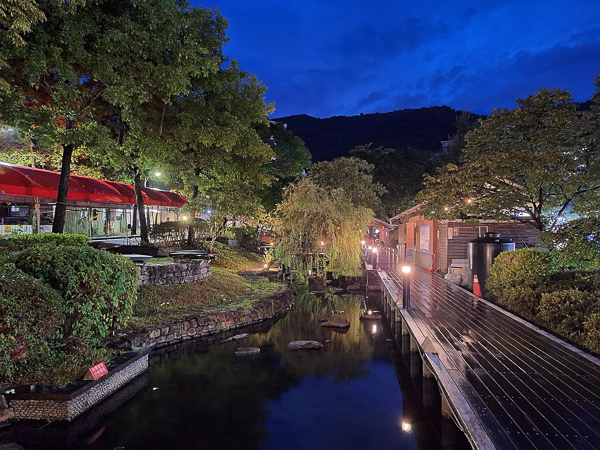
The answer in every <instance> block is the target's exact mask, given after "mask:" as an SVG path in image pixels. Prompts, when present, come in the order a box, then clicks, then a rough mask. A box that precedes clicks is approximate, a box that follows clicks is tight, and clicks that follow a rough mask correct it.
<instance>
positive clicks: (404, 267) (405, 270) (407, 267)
mask: <svg viewBox="0 0 600 450" xmlns="http://www.w3.org/2000/svg"><path fill="white" fill-rule="evenodd" d="M402 273H410V266H402Z"/></svg>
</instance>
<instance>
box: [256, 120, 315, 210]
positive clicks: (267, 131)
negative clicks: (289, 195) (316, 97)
mask: <svg viewBox="0 0 600 450" xmlns="http://www.w3.org/2000/svg"><path fill="white" fill-rule="evenodd" d="M255 128H256V130H257V132H258V134H259V136H260V138H261V139H262V140H263V142H265V143H267V144H269V146H270V147H271V150H272V151H273V153H274V155H275V156H273V158H271V161H270V162H269V163H268V165H267V170H268V172H269V174H270V175H271V176H272V177H273V180H272V182H271V185H270V186H268V187H264V188H262V189H260V190H259V192H258V194H259V196H260V197H261V199H262V205H263V207H264V208H265V210H266V211H268V212H270V211H273V210H274V209H275V207H276V206H277V204H278V203H281V200H282V199H283V188H284V186H286V185H287V184H289V183H291V182H293V181H295V180H296V179H297V178H298V177H299V176H301V175H302V173H303V172H304V171H305V170H306V169H308V168H309V167H310V164H311V155H310V151H309V150H308V148H306V145H304V141H303V140H302V139H300V138H299V137H298V136H295V135H294V134H293V133H292V132H291V131H290V130H288V129H287V126H286V125H285V124H283V123H280V122H273V121H271V122H269V124H268V125H266V124H264V123H260V124H257V125H255Z"/></svg>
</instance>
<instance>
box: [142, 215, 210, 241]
mask: <svg viewBox="0 0 600 450" xmlns="http://www.w3.org/2000/svg"><path fill="white" fill-rule="evenodd" d="M190 225H191V226H192V227H193V228H194V230H195V232H196V233H200V234H201V233H203V232H204V231H205V230H206V228H207V223H206V221H205V220H202V219H195V220H194V221H193V223H192V224H190V221H189V220H185V221H184V220H180V221H177V222H162V223H158V224H156V225H154V226H153V227H152V228H151V229H150V237H151V238H152V240H153V242H156V243H162V244H166V245H175V246H184V245H185V244H186V241H187V233H188V230H189V227H190Z"/></svg>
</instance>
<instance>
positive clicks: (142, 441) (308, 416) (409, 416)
mask: <svg viewBox="0 0 600 450" xmlns="http://www.w3.org/2000/svg"><path fill="white" fill-rule="evenodd" d="M366 301H367V302H368V305H367V304H366V303H365V302H366ZM379 301H380V300H379V299H378V298H377V297H373V295H370V298H369V299H368V300H365V297H364V296H360V295H349V296H346V297H341V296H336V295H333V294H330V293H328V292H326V293H325V294H324V295H320V296H318V297H317V296H314V295H309V294H299V295H298V297H297V300H296V302H295V304H294V307H293V309H292V311H291V313H290V314H288V315H287V316H285V317H284V318H282V319H281V320H279V321H278V322H276V323H275V324H274V325H273V326H272V327H271V328H270V329H268V331H264V332H260V333H257V334H253V335H251V336H250V337H248V338H247V339H245V340H242V341H237V342H228V343H224V344H220V345H215V346H213V347H211V348H209V349H208V350H206V349H203V351H200V352H197V351H198V350H199V349H202V346H198V345H197V344H196V343H195V341H188V342H189V343H188V344H187V345H188V348H187V351H195V352H196V353H185V350H182V348H179V349H178V350H177V351H174V352H173V353H172V354H171V355H176V356H171V357H170V359H168V360H166V361H164V362H161V363H160V364H156V365H153V366H151V367H150V369H149V384H148V387H147V388H146V389H145V390H144V391H143V392H141V393H140V394H138V395H137V396H136V397H135V398H134V399H132V400H130V401H129V402H127V403H126V404H124V405H123V406H121V407H120V408H119V409H118V410H116V411H115V412H114V413H113V414H111V415H109V416H108V417H107V418H105V419H103V420H102V421H101V422H100V423H98V424H96V425H95V426H94V427H93V428H92V429H90V431H89V432H87V433H86V434H84V435H83V436H82V437H81V438H80V439H79V440H78V441H77V443H76V444H75V445H73V446H71V447H69V448H87V449H114V448H117V447H124V448H125V449H128V450H129V449H145V450H148V449H174V450H175V449H193V448H202V449H261V450H267V449H269V450H270V449H286V450H293V449H320V448H323V449H325V448H326V449H331V448H344V449H350V450H351V449H363V450H364V449H371V448H373V449H383V448H386V449H396V448H398V449H399V448H402V449H417V448H421V449H423V448H428V449H440V448H450V447H449V445H451V446H452V448H462V446H464V445H465V442H466V441H464V438H463V437H462V436H460V433H457V432H454V431H452V430H451V432H450V433H448V431H447V429H448V427H449V425H448V423H447V422H449V421H446V420H441V419H440V418H439V395H438V398H436V394H437V392H436V391H437V388H435V387H434V388H431V386H429V387H427V386H426V383H429V381H427V380H425V381H423V380H422V378H419V377H414V376H413V377H412V378H411V376H410V370H409V368H408V366H407V363H408V364H410V362H411V361H409V360H408V359H406V358H405V359H406V361H403V360H402V357H401V356H400V354H401V352H400V351H399V350H398V348H397V347H396V346H395V344H393V343H389V342H386V338H389V337H392V336H393V335H394V333H393V332H392V331H391V330H390V327H389V325H388V324H387V323H386V322H384V321H361V320H360V319H359V316H360V314H361V312H363V311H364V308H366V306H369V309H382V308H381V305H380V304H378V302H379ZM332 311H343V313H341V314H332ZM340 317H344V318H347V319H348V320H349V321H350V323H351V326H350V329H349V330H347V331H342V332H340V331H335V330H332V329H329V328H322V327H320V323H319V319H324V318H340ZM384 320H385V319H384ZM293 340H317V341H319V342H322V343H324V344H325V347H324V348H323V349H322V350H318V351H310V350H296V351H292V350H288V348H287V345H288V343H289V342H290V341H293ZM327 341H329V342H327ZM190 346H191V347H190ZM238 347H259V348H260V349H261V353H260V354H259V355H257V356H252V357H243V358H241V357H235V356H234V352H235V350H236V348H238ZM190 349H191V350H190ZM163 353H165V352H163ZM165 354H167V353H165ZM393 360H394V361H395V362H396V364H395V365H394V364H393V363H392V361H393ZM413 364H415V363H414V362H413ZM413 375H414V374H413ZM427 389H428V391H427ZM426 391H427V392H428V394H427V395H426V396H424V394H423V392H426ZM403 396H404V398H403ZM424 399H426V400H427V401H426V403H427V405H428V407H429V408H428V409H426V408H424V407H423V401H424ZM444 429H446V432H445V434H444V436H443V437H442V432H443V430H444ZM448 436H451V439H450V441H448ZM456 436H458V437H456ZM455 437H456V438H455ZM90 438H93V442H90V441H91V439H90ZM447 441H448V442H447ZM463 441H464V442H463ZM26 448H29V447H26ZM30 448H58V447H30ZM464 448H469V447H468V445H467V446H466V447H464Z"/></svg>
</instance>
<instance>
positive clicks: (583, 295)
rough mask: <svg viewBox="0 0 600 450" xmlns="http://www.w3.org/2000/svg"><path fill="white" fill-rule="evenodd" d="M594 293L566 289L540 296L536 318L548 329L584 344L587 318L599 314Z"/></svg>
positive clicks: (599, 309)
mask: <svg viewBox="0 0 600 450" xmlns="http://www.w3.org/2000/svg"><path fill="white" fill-rule="evenodd" d="M597 298H598V297H597V293H596V292H586V291H580V290H578V289H568V290H562V291H554V292H546V293H543V294H542V298H541V301H540V306H539V311H538V318H539V319H540V320H539V321H540V322H541V323H542V324H544V325H546V326H547V327H548V328H550V329H552V330H554V331H556V332H557V333H559V334H561V335H562V336H565V337H567V338H569V339H571V340H573V341H575V342H577V343H580V344H585V343H586V340H587V338H586V335H587V330H586V327H585V324H586V321H587V319H588V316H589V315H590V314H592V313H594V312H595V313H600V308H599V306H598V300H597Z"/></svg>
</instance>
